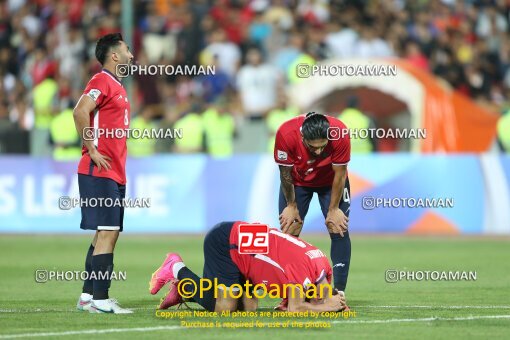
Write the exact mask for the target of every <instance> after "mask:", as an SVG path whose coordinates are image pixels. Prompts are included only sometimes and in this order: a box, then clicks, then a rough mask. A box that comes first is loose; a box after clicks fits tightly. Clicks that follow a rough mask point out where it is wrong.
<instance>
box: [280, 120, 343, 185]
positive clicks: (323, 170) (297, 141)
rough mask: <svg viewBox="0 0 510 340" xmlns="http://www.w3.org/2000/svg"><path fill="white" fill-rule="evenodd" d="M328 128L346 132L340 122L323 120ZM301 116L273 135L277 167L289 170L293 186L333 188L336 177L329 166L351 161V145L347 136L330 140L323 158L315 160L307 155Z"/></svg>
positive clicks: (285, 124) (312, 156)
mask: <svg viewBox="0 0 510 340" xmlns="http://www.w3.org/2000/svg"><path fill="white" fill-rule="evenodd" d="M326 117H327V118H328V121H329V125H330V128H332V127H336V128H338V129H339V130H340V131H348V130H347V127H346V126H345V124H344V123H342V122H341V121H340V120H338V119H336V118H334V117H330V116H326ZM304 120H305V116H304V115H301V116H298V117H295V118H292V119H290V120H288V121H286V122H285V123H283V124H282V125H281V126H280V128H279V129H278V131H277V132H276V141H275V146H274V160H275V161H276V163H277V164H279V165H284V166H292V167H293V168H292V178H293V179H294V185H297V186H304V187H326V186H331V185H332V184H333V178H334V177H335V174H334V172H333V168H332V167H331V165H344V164H347V163H348V162H349V161H350V159H351V141H350V138H349V134H348V133H342V134H341V135H340V137H341V138H340V139H338V140H329V142H328V145H327V146H326V147H325V148H324V150H323V152H322V154H321V155H320V156H318V157H315V156H314V155H312V154H311V153H310V151H308V149H307V147H306V146H305V144H304V143H303V140H302V136H301V125H303V121H304Z"/></svg>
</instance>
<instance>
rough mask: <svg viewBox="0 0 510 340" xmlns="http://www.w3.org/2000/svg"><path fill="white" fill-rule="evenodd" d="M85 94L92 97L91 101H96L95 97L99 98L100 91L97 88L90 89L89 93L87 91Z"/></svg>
mask: <svg viewBox="0 0 510 340" xmlns="http://www.w3.org/2000/svg"><path fill="white" fill-rule="evenodd" d="M87 95H88V96H89V97H90V98H92V100H93V101H96V100H97V98H99V96H100V95H101V91H99V90H98V89H91V90H90V91H89V93H87Z"/></svg>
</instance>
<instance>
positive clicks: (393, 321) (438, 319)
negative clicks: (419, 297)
mask: <svg viewBox="0 0 510 340" xmlns="http://www.w3.org/2000/svg"><path fill="white" fill-rule="evenodd" d="M483 319H510V314H508V315H472V316H459V317H455V318H441V317H430V318H417V319H387V320H352V319H351V320H352V321H342V320H335V321H331V323H343V324H350V323H363V324H370V323H396V322H431V321H471V320H483Z"/></svg>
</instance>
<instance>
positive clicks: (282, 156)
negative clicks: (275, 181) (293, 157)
mask: <svg viewBox="0 0 510 340" xmlns="http://www.w3.org/2000/svg"><path fill="white" fill-rule="evenodd" d="M277 157H278V160H280V161H286V160H287V153H286V152H285V151H281V150H278V152H277Z"/></svg>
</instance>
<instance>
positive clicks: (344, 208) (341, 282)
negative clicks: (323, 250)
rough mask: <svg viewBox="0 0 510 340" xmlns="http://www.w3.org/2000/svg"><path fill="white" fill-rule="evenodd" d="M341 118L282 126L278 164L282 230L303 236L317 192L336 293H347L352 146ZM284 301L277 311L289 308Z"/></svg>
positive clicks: (304, 119)
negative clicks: (329, 251)
mask: <svg viewBox="0 0 510 340" xmlns="http://www.w3.org/2000/svg"><path fill="white" fill-rule="evenodd" d="M346 131H347V127H346V126H345V125H344V124H343V123H342V122H341V121H340V120H338V119H336V118H333V117H329V116H326V115H322V114H318V113H315V112H310V113H308V114H307V115H306V116H299V117H295V118H292V119H290V120H288V121H287V122H285V123H283V124H282V126H280V128H279V129H278V131H277V133H276V140H275V147H274V159H275V162H276V163H277V164H278V165H279V168H280V180H281V185H280V197H279V211H280V227H281V229H282V231H283V232H285V233H287V234H290V235H294V236H299V234H300V233H301V229H302V227H303V221H304V219H305V216H306V213H307V212H308V207H309V205H310V201H311V199H312V197H313V195H314V193H317V195H318V197H319V204H320V206H321V210H322V213H323V215H324V218H325V224H326V227H327V229H328V231H329V235H330V238H331V260H332V261H333V277H334V281H335V285H334V286H335V288H336V289H338V290H339V291H342V292H343V291H345V286H346V285H347V276H348V273H349V264H350V259H351V240H350V238H349V232H348V231H347V225H348V221H349V218H348V217H349V208H350V187H349V178H348V177H347V163H348V162H349V160H350V156H351V155H350V154H351V144H350V139H349V135H348V133H345V132H346ZM285 304H286V301H285V300H284V301H282V303H281V304H280V306H278V307H277V308H278V309H285Z"/></svg>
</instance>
